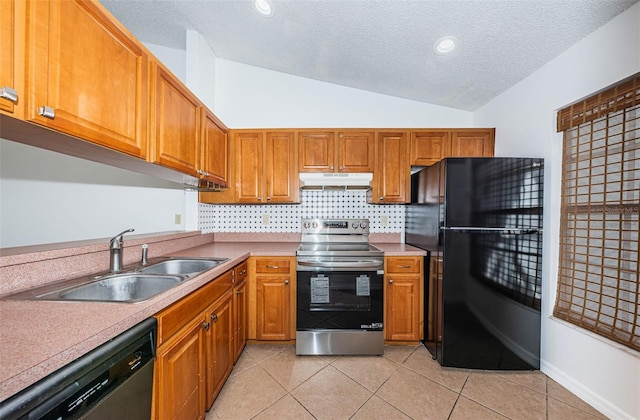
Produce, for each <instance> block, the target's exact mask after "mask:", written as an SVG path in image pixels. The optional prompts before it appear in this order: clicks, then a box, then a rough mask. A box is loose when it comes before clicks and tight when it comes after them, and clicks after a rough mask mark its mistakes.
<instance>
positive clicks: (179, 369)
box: [155, 316, 205, 420]
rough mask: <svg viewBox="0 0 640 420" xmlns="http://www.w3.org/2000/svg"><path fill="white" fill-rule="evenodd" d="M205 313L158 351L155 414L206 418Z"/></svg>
mask: <svg viewBox="0 0 640 420" xmlns="http://www.w3.org/2000/svg"><path fill="white" fill-rule="evenodd" d="M203 323H204V317H202V316H200V317H198V318H197V319H195V320H194V321H193V322H191V323H190V324H189V325H188V326H187V327H185V328H184V329H183V330H182V331H181V332H180V333H179V334H178V335H177V336H176V337H174V339H173V340H172V341H171V342H168V343H167V344H165V345H163V346H160V347H158V353H157V355H156V378H157V380H156V387H155V388H156V391H155V396H156V397H155V402H156V407H157V410H156V417H157V418H158V419H159V420H164V419H172V420H173V419H189V420H191V419H203V418H204V411H205V407H204V403H205V401H204V375H205V370H204V349H203V344H204V329H203Z"/></svg>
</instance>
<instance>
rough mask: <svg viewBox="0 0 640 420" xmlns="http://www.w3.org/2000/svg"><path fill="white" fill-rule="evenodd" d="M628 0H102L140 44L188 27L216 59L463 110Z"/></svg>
mask: <svg viewBox="0 0 640 420" xmlns="http://www.w3.org/2000/svg"><path fill="white" fill-rule="evenodd" d="M636 2H638V0H422V1H403V0H387V1H374V0H286V1H281V0H272V1H271V4H272V7H273V10H274V13H273V15H272V16H270V17H263V16H261V15H259V14H258V12H257V11H256V9H255V7H254V4H253V1H251V0H199V1H197V0H101V3H102V4H104V5H105V7H106V8H107V9H109V10H110V11H111V13H113V15H114V16H116V18H118V19H119V20H120V21H121V22H122V23H123V24H124V25H125V26H126V27H127V28H129V30H130V31H131V32H132V33H133V34H134V35H135V36H136V37H138V39H140V40H141V41H142V42H145V43H151V44H156V45H162V46H165V47H170V48H176V49H182V50H184V49H185V43H186V30H193V31H196V32H198V33H200V34H201V35H202V37H203V38H204V39H205V40H206V42H207V43H208V44H209V46H210V47H211V50H212V51H213V52H214V54H215V55H216V56H217V57H218V58H222V59H226V60H231V61H236V62H239V63H244V64H249V65H253V66H257V67H262V68H265V69H270V70H275V71H279V72H283V73H288V74H292V75H296V76H301V77H305V78H309V79H315V80H320V81H324V82H329V83H334V84H337V85H343V86H348V87H353V88H357V89H363V90H367V91H371V92H377V93H381V94H386V95H391V96H397V97H400V98H405V99H412V100H416V101H421V102H426V103H430V104H435V105H441V106H446V107H452V108H456V109H461V110H468V111H473V110H476V109H477V108H478V107H480V106H482V105H483V104H485V103H487V102H488V101H490V100H491V99H492V98H494V97H496V96H497V95H499V94H500V93H502V92H504V91H505V90H507V89H508V88H510V87H511V86H513V85H514V84H516V83H518V82H519V81H520V80H522V79H524V78H525V77H527V76H528V75H529V74H531V73H533V72H534V71H535V70H537V69H539V68H540V67H542V66H543V65H544V64H546V63H547V62H549V61H550V60H552V59H553V58H554V57H556V56H558V55H559V54H561V53H562V52H564V51H565V50H567V49H568V48H569V47H571V46H572V45H574V44H575V43H576V42H578V41H580V40H581V39H582V38H584V37H585V36H587V35H588V34H589V33H591V32H593V31H595V30H596V29H598V28H599V27H601V26H602V25H604V24H605V23H607V22H608V21H609V20H611V19H612V18H614V17H615V16H616V15H618V14H620V13H622V12H623V11H625V10H626V9H628V8H629V7H631V6H632V5H633V4H634V3H636ZM639 24H640V23H639ZM449 35H450V36H455V37H456V38H457V39H458V40H459V46H458V48H456V50H455V51H454V52H453V53H452V54H451V55H447V56H443V55H438V54H436V53H435V52H434V48H433V46H434V43H435V42H436V40H438V39H439V38H441V37H443V36H449ZM620 42H625V40H620Z"/></svg>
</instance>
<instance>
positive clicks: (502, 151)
mask: <svg viewBox="0 0 640 420" xmlns="http://www.w3.org/2000/svg"><path fill="white" fill-rule="evenodd" d="M639 71H640V3H639V4H636V5H635V6H633V7H632V8H630V9H629V10H628V11H626V12H625V13H623V14H622V15H620V16H618V17H616V18H615V19H613V20H612V21H611V22H609V23H608V24H606V25H605V26H603V27H602V28H600V29H599V30H597V31H595V32H594V33H592V34H591V35H589V36H588V37H586V38H585V39H584V40H582V41H581V42H579V43H578V44H576V45H575V46H573V47H572V48H570V49H569V50H568V51H566V52H565V53H563V54H562V55H561V56H559V57H557V58H556V59H554V60H553V61H552V62H550V63H548V64H547V65H546V66H544V67H543V68H541V69H540V70H538V71H537V72H535V73H534V74H532V75H531V76H529V77H528V78H526V79H525V80H523V81H522V82H520V83H519V84H517V85H516V86H514V87H513V88H511V89H509V90H508V91H506V92H504V93H503V94H502V95H500V96H499V97H497V98H495V99H494V100H493V101H491V102H489V103H488V104H486V105H485V106H483V107H482V108H481V109H479V110H478V111H477V112H475V113H474V116H473V118H474V119H473V122H474V124H476V125H479V126H495V127H496V154H497V155H499V156H514V155H522V156H532V157H544V158H545V169H546V170H545V203H544V211H545V218H544V225H545V226H544V232H545V234H544V256H545V257H544V270H543V282H544V283H543V284H544V286H543V287H544V288H543V308H542V310H543V320H542V370H543V371H544V372H545V373H546V374H548V375H549V376H550V377H551V378H553V379H555V380H556V381H557V382H559V383H560V384H562V385H564V386H565V387H566V388H568V389H569V390H571V391H573V392H574V393H575V394H577V395H578V396H580V397H581V398H582V399H584V400H585V401H587V402H589V403H590V404H591V405H593V406H594V407H596V408H598V409H599V410H601V411H602V412H603V413H605V414H606V415H607V416H609V417H611V418H629V419H639V418H640V398H639V397H640V355H639V354H638V353H637V352H632V351H630V350H623V349H622V348H621V346H618V345H616V344H613V343H611V342H609V341H607V340H604V339H600V338H596V337H595V336H594V335H592V334H590V333H588V332H586V331H583V330H581V329H577V328H574V327H572V326H569V325H567V324H565V323H563V322H561V321H559V320H556V319H554V318H553V317H552V311H553V304H554V301H555V294H556V287H557V275H558V272H557V264H558V252H559V251H558V235H559V218H560V180H561V157H562V156H561V154H562V135H561V134H558V133H556V131H555V116H556V113H555V111H556V110H558V109H559V108H562V107H563V106H564V105H567V104H569V103H572V102H575V101H576V100H578V99H581V98H584V97H586V96H588V95H590V94H591V93H593V92H595V91H598V90H600V89H602V88H604V87H606V86H608V85H610V84H613V83H615V82H616V81H618V80H620V79H623V78H625V77H628V76H630V75H632V74H634V73H636V72H639Z"/></svg>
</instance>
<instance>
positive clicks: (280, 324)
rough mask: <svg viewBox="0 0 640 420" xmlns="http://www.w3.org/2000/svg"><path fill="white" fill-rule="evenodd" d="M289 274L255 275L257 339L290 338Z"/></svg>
mask: <svg viewBox="0 0 640 420" xmlns="http://www.w3.org/2000/svg"><path fill="white" fill-rule="evenodd" d="M290 281H291V279H290V277H289V276H257V277H256V284H257V288H258V291H257V306H258V307H257V319H256V323H257V325H256V339H257V340H289V339H291V334H290V330H291V328H290V326H291V317H290V312H291V297H290V296H291V294H290V287H289V283H290Z"/></svg>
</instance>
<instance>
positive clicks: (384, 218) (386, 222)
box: [380, 214, 389, 227]
mask: <svg viewBox="0 0 640 420" xmlns="http://www.w3.org/2000/svg"><path fill="white" fill-rule="evenodd" d="M388 225H389V216H387V215H386V214H383V215H382V216H380V226H382V227H387V226H388Z"/></svg>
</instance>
